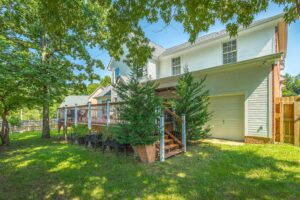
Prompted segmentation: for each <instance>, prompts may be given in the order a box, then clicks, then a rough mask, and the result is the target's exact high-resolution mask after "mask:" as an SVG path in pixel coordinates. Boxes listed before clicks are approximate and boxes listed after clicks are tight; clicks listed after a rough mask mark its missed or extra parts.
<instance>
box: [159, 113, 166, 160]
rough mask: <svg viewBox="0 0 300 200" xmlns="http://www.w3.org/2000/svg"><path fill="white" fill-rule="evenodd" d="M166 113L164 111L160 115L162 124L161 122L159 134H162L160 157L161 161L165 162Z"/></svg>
mask: <svg viewBox="0 0 300 200" xmlns="http://www.w3.org/2000/svg"><path fill="white" fill-rule="evenodd" d="M164 118H165V117H164V115H163V113H161V115H160V120H159V122H160V124H159V133H160V134H159V135H160V139H159V147H160V148H159V159H160V162H164V161H165V119H164Z"/></svg>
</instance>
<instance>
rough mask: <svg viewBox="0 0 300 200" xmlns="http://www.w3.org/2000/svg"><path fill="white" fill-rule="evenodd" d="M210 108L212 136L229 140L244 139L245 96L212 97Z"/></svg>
mask: <svg viewBox="0 0 300 200" xmlns="http://www.w3.org/2000/svg"><path fill="white" fill-rule="evenodd" d="M209 110H210V111H211V112H212V115H213V116H212V118H211V120H210V121H209V123H208V124H209V125H210V126H211V132H210V134H211V137H213V138H221V139H228V140H238V141H243V140H244V96H242V95H235V96H221V97H211V98H210V105H209Z"/></svg>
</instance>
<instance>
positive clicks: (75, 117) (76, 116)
mask: <svg viewBox="0 0 300 200" xmlns="http://www.w3.org/2000/svg"><path fill="white" fill-rule="evenodd" d="M74 112H75V113H74V115H75V116H74V125H75V126H77V123H78V108H77V104H75V108H74Z"/></svg>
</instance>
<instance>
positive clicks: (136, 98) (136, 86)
mask: <svg viewBox="0 0 300 200" xmlns="http://www.w3.org/2000/svg"><path fill="white" fill-rule="evenodd" d="M131 69H132V73H131V74H130V78H129V80H128V82H120V83H119V84H117V85H116V92H117V93H118V95H119V97H120V98H121V99H122V101H123V103H124V104H122V105H121V106H120V107H118V113H119V118H120V120H121V123H120V129H119V130H118V131H117V134H116V135H117V136H116V137H117V140H119V141H120V142H121V143H129V144H131V145H133V146H136V145H148V144H153V143H154V142H155V141H157V139H158V138H157V135H156V133H157V131H158V126H157V124H156V123H155V121H156V120H157V118H158V117H159V112H157V109H159V108H160V106H161V99H160V98H159V97H158V96H156V94H155V89H156V88H157V86H158V85H157V84H155V83H154V82H153V81H148V82H146V83H140V79H139V76H138V74H139V72H140V67H137V66H134V67H132V68H131Z"/></svg>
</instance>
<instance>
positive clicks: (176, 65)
mask: <svg viewBox="0 0 300 200" xmlns="http://www.w3.org/2000/svg"><path fill="white" fill-rule="evenodd" d="M180 73H181V61H180V57H177V58H172V75H178V74H180Z"/></svg>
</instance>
